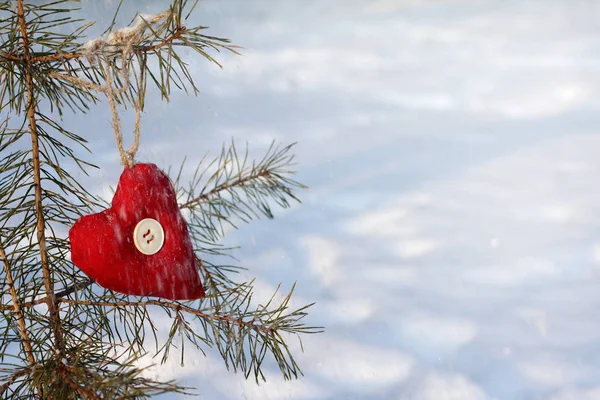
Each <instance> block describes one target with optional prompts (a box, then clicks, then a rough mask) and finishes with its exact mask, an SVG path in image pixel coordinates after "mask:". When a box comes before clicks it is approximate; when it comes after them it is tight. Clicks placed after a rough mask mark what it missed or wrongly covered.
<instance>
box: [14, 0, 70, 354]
mask: <svg viewBox="0 0 600 400" xmlns="http://www.w3.org/2000/svg"><path fill="white" fill-rule="evenodd" d="M17 17H18V19H19V26H20V29H21V36H22V40H23V55H24V57H25V60H24V64H25V68H24V70H25V84H26V91H27V118H28V120H29V133H30V135H31V150H32V151H31V153H32V158H33V160H32V161H33V181H34V185H35V214H36V220H37V239H38V244H39V248H40V261H41V264H42V272H43V275H44V285H45V286H46V303H47V304H48V311H49V312H50V320H51V323H52V330H53V331H54V341H55V342H54V346H55V348H56V350H58V352H59V355H62V353H63V338H62V331H61V326H60V315H59V314H58V307H57V306H56V300H55V297H54V287H53V286H54V285H53V282H52V272H51V271H50V264H49V262H48V253H47V251H46V234H45V226H46V224H45V221H44V209H43V204H42V184H41V178H40V169H41V168H40V149H39V138H38V128H37V121H36V118H35V107H36V99H35V94H34V90H35V88H34V83H33V76H32V75H31V67H32V63H31V54H30V46H31V44H30V43H29V34H28V32H27V22H26V21H25V11H24V9H23V0H18V2H17Z"/></svg>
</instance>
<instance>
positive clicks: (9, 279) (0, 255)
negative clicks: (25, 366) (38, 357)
mask: <svg viewBox="0 0 600 400" xmlns="http://www.w3.org/2000/svg"><path fill="white" fill-rule="evenodd" d="M0 259H2V264H4V273H5V274H6V283H7V284H8V287H9V291H10V296H11V298H12V306H13V309H14V311H15V315H16V317H17V324H18V326H19V332H20V334H21V339H23V341H22V345H23V347H24V348H25V354H27V359H28V360H29V364H30V365H35V358H34V357H33V349H32V347H31V341H30V340H29V334H28V333H27V327H26V326H25V319H24V318H23V313H22V312H21V306H20V305H19V303H20V301H19V297H18V295H17V291H16V289H15V283H14V280H13V276H12V271H11V268H10V264H9V262H8V258H7V257H6V252H5V251H4V247H3V246H2V244H1V243H0Z"/></svg>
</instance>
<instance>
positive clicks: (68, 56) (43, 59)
mask: <svg viewBox="0 0 600 400" xmlns="http://www.w3.org/2000/svg"><path fill="white" fill-rule="evenodd" d="M186 30H187V28H186V27H185V26H180V27H179V28H177V29H176V30H175V31H174V32H173V33H172V34H171V35H170V36H168V37H166V38H165V39H164V40H162V41H161V42H160V43H157V44H155V45H151V46H133V51H134V52H136V53H137V52H139V53H148V52H151V51H156V50H158V49H160V48H161V47H165V46H168V45H169V44H171V43H173V42H174V41H175V40H177V39H180V38H181V36H182V35H183V34H184V32H185V31H186ZM2 57H4V58H6V59H8V60H11V61H17V62H24V61H26V60H27V57H26V56H25V57H19V56H16V55H14V54H8V53H4V54H2ZM83 57H85V54H84V53H80V52H74V53H64V54H52V55H48V56H37V57H35V56H31V57H30V58H29V62H30V63H31V64H38V63H48V62H53V61H67V60H76V59H79V58H83Z"/></svg>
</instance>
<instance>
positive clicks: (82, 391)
mask: <svg viewBox="0 0 600 400" xmlns="http://www.w3.org/2000/svg"><path fill="white" fill-rule="evenodd" d="M60 373H61V375H62V377H63V379H64V380H65V381H66V382H67V385H69V387H70V388H71V389H73V390H74V391H76V392H77V393H78V394H79V395H83V396H85V397H87V398H88V399H90V400H102V399H101V398H100V397H98V396H96V395H95V394H93V393H91V392H88V391H87V390H85V389H84V388H82V387H81V386H80V385H78V384H77V383H75V382H73V380H72V379H71V378H69V376H68V374H67V372H66V370H65V369H64V368H61V369H60Z"/></svg>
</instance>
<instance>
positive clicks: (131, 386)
mask: <svg viewBox="0 0 600 400" xmlns="http://www.w3.org/2000/svg"><path fill="white" fill-rule="evenodd" d="M66 3H68V1H67V0H55V1H53V2H50V3H44V4H27V5H25V4H24V1H23V0H18V1H17V2H16V8H13V6H12V4H9V2H6V1H4V2H2V1H0V12H2V13H5V14H6V15H7V18H5V19H3V20H0V38H1V39H2V42H1V43H0V108H2V109H7V110H9V111H10V112H12V113H13V114H16V115H24V118H23V121H22V125H21V126H20V127H17V128H16V129H8V119H7V120H6V121H4V122H2V123H1V124H0V152H1V153H2V157H1V160H0V210H1V212H0V243H2V246H0V248H1V252H0V258H1V259H2V260H1V261H2V263H3V266H4V279H5V285H3V286H2V292H1V293H0V294H1V295H2V298H5V299H11V300H9V301H7V304H2V305H0V312H1V313H2V316H3V317H4V319H3V321H4V324H2V323H0V355H1V356H0V365H1V366H2V367H1V368H0V380H1V381H2V385H1V386H0V396H2V397H4V396H7V395H8V396H10V398H14V399H21V398H23V399H25V398H31V397H32V396H33V395H34V394H35V393H37V395H38V396H39V397H44V396H45V395H48V396H54V398H60V399H78V398H92V399H93V398H116V399H119V398H123V399H130V398H131V399H133V398H135V399H138V398H145V397H147V396H149V395H151V394H156V393H164V392H177V393H183V392H182V390H183V389H182V388H180V387H179V386H177V385H175V384H174V383H173V382H166V383H159V382H154V381H152V380H147V379H143V378H140V375H139V374H140V373H141V372H142V370H140V369H139V368H136V364H135V362H136V360H139V357H140V356H141V355H142V354H145V353H146V346H147V334H152V335H153V336H154V340H155V343H156V349H157V355H158V354H161V353H162V357H163V358H162V361H165V360H166V358H167V357H168V355H169V351H170V349H171V348H173V347H174V346H175V344H174V343H175V342H176V335H179V336H178V337H179V338H180V340H181V355H182V360H183V351H184V346H185V345H186V344H187V343H191V344H192V345H194V346H196V347H198V348H199V349H200V350H202V351H203V348H205V347H211V348H216V349H217V350H218V352H219V353H220V354H221V356H222V357H223V360H224V361H225V365H226V366H227V367H228V368H230V367H231V368H233V370H234V371H237V370H241V371H243V372H244V374H245V376H246V377H248V376H249V375H251V374H254V376H255V379H256V380H257V381H258V380H259V379H263V380H264V378H265V377H264V374H263V372H262V368H263V367H262V366H263V361H264V360H265V359H266V358H269V357H270V358H271V359H272V360H273V361H274V362H275V363H276V364H277V366H278V367H279V368H280V370H281V372H282V374H283V377H284V378H286V379H290V378H293V377H297V376H299V375H301V374H302V371H301V370H300V368H299V366H298V365H297V364H296V361H295V360H294V358H293V355H292V354H291V352H290V350H289V348H288V345H287V342H286V341H285V340H284V339H285V338H286V337H287V335H300V334H306V333H315V332H320V331H321V328H319V327H310V326H306V325H305V324H304V323H303V321H302V320H303V318H304V317H305V316H306V315H307V313H306V310H307V308H308V307H310V306H311V305H312V304H309V305H306V306H304V307H299V308H297V309H295V310H292V309H290V306H289V304H290V299H291V294H292V291H293V289H292V290H291V291H290V293H289V294H288V295H287V296H285V297H284V298H283V300H282V301H281V302H279V303H278V304H275V303H276V302H275V301H274V298H275V294H274V296H273V298H272V299H271V300H270V301H269V302H268V303H267V304H266V305H260V304H258V305H257V304H255V302H253V300H252V296H253V291H254V288H253V285H252V281H251V282H242V283H239V282H236V281H235V280H234V279H233V278H234V277H235V276H234V274H235V273H236V272H238V271H239V270H240V269H242V268H241V267H238V266H234V265H228V264H223V263H220V262H217V261H216V260H215V259H214V257H220V256H227V257H231V255H230V254H229V250H231V249H227V248H225V247H224V246H223V245H221V244H220V243H219V242H220V239H222V237H223V235H224V233H225V227H226V226H227V225H230V226H233V227H236V224H237V223H238V222H239V221H242V222H249V221H250V220H252V219H254V218H260V217H263V216H266V217H267V218H272V217H273V211H272V206H273V205H274V204H277V205H279V206H281V207H289V206H291V204H292V202H294V201H298V199H297V197H296V196H295V193H294V192H295V190H296V189H300V188H304V187H305V186H303V185H301V184H299V183H298V182H296V181H294V180H293V179H291V177H292V175H293V174H294V172H293V171H292V170H290V169H289V168H290V166H292V165H293V164H292V161H293V156H292V155H290V149H291V148H292V145H290V146H286V147H283V148H280V147H277V146H274V145H272V146H271V148H269V150H268V151H267V154H266V155H265V156H264V157H263V158H262V160H260V161H258V162H250V161H248V159H249V158H248V150H247V149H246V154H245V155H242V157H240V156H238V152H237V150H236V148H235V146H234V145H233V144H231V145H230V146H229V147H228V148H225V147H224V148H223V150H222V152H221V155H220V156H219V157H217V158H216V159H215V160H213V161H212V162H210V163H208V165H206V163H201V164H200V165H198V168H197V169H196V172H195V173H194V176H193V178H192V182H191V183H190V184H189V185H180V184H179V178H180V176H181V170H180V174H179V176H178V177H177V179H175V181H176V182H175V187H176V192H177V193H178V194H179V195H180V199H179V200H180V202H181V205H180V209H181V210H182V212H183V213H184V215H185V216H186V218H188V220H189V231H190V236H191V238H192V241H193V243H194V248H195V250H196V256H197V259H198V269H199V273H200V275H201V278H202V280H203V282H204V284H205V286H206V292H207V297H206V298H204V299H202V300H199V301H195V302H188V303H185V304H183V303H179V302H170V301H166V300H147V299H139V298H131V297H128V296H126V295H123V294H119V293H115V292H111V291H109V290H102V288H101V287H99V286H98V285H93V284H92V283H93V282H92V281H91V280H90V279H88V278H87V277H86V276H85V275H84V274H83V273H82V272H81V271H80V270H79V269H77V267H76V266H74V265H73V264H72V263H71V262H70V261H69V259H68V251H69V241H68V239H67V238H64V237H63V236H64V233H63V232H65V229H68V228H69V227H71V226H72V224H73V223H74V221H75V220H76V219H77V218H79V217H80V216H81V215H84V214H88V213H91V212H94V211H97V210H98V208H100V207H102V206H104V204H101V202H99V201H98V200H97V199H96V198H95V197H94V196H93V195H91V194H90V193H88V192H87V191H86V189H85V188H83V187H82V186H81V185H80V184H79V182H78V180H77V179H76V178H74V177H73V176H72V175H71V173H70V172H69V171H67V170H65V169H64V168H63V167H62V166H61V163H63V162H64V161H65V160H67V161H68V162H69V164H70V165H74V166H76V168H79V169H80V170H81V171H82V172H83V173H86V174H87V170H88V168H94V166H93V165H92V164H91V163H89V162H87V161H85V160H83V159H81V158H79V157H78V156H77V155H76V154H77V153H76V152H75V151H74V150H73V148H72V147H73V145H76V146H81V148H82V149H83V150H88V151H89V149H88V148H87V147H86V140H85V138H83V137H82V136H80V135H77V134H75V133H72V132H68V131H66V130H65V129H64V128H63V127H62V124H61V123H60V121H57V120H56V119H57V118H59V117H62V110H63V109H64V108H65V107H64V106H65V105H66V106H68V107H69V108H70V109H71V110H72V111H73V112H79V111H81V112H84V113H85V112H86V111H87V110H88V109H89V107H90V106H91V105H93V104H94V103H95V102H97V101H98V98H97V97H96V95H95V93H94V92H93V91H92V90H91V89H93V88H94V85H98V84H99V83H100V82H103V81H104V78H105V77H104V71H103V70H102V68H100V67H99V65H97V64H94V62H93V60H92V58H94V57H93V56H96V55H98V54H92V57H89V56H90V53H89V52H87V51H83V49H82V47H81V41H82V38H83V36H82V35H83V33H84V32H85V31H86V29H87V28H88V27H89V26H90V25H91V24H90V23H85V24H83V25H80V26H79V27H78V28H75V29H74V30H73V31H72V33H70V34H63V33H57V32H55V31H53V30H52V29H51V28H55V27H57V26H64V25H66V24H70V23H74V22H79V21H78V20H73V19H71V18H70V16H69V14H68V13H69V12H70V11H72V10H71V9H69V8H65V7H64V6H63V4H66ZM189 3H193V2H191V1H190V2H189ZM187 4H188V1H187V0H174V2H173V4H172V6H171V7H170V8H169V11H168V12H165V13H161V14H159V15H157V16H155V17H154V19H156V20H157V21H158V20H160V22H157V23H156V24H155V23H154V22H153V23H152V24H151V26H149V30H150V31H151V32H150V33H148V34H146V33H145V32H146V31H143V37H142V38H141V40H140V41H137V42H136V43H135V44H134V46H133V53H131V54H130V57H131V58H128V59H127V60H128V62H131V63H132V65H133V63H135V64H136V65H133V66H132V68H133V69H134V70H136V71H138V72H141V71H143V72H144V74H147V76H149V77H150V79H149V81H150V82H152V83H153V84H155V85H156V87H157V88H158V89H159V91H160V93H161V96H162V97H163V98H165V99H168V98H169V95H170V91H171V88H172V87H175V88H177V89H180V90H182V91H185V92H187V91H188V90H190V91H193V92H194V93H197V92H198V89H197V87H196V86H195V83H194V80H193V78H192V74H191V73H190V71H189V70H188V66H187V65H188V64H187V63H186V62H184V61H183V60H182V59H181V58H180V57H179V54H178V51H177V49H178V48H181V47H185V48H189V49H192V50H195V51H196V52H198V53H199V54H200V55H201V56H202V57H204V58H205V59H207V60H209V61H211V62H213V63H215V64H216V65H219V66H220V64H219V62H218V61H217V60H216V59H214V58H213V57H212V55H211V54H209V50H211V51H212V50H214V51H220V50H222V49H226V50H229V51H232V52H234V53H235V52H236V49H237V47H236V46H232V45H230V44H229V43H230V42H229V41H228V40H227V39H223V38H219V37H214V36H208V35H205V34H203V31H204V30H205V29H206V27H203V26H198V27H192V28H188V27H184V26H182V25H181V21H182V20H184V19H186V18H187V17H183V13H184V8H186V7H187ZM194 5H195V3H194V4H192V6H191V7H190V8H192V9H193V8H194ZM189 11H191V10H189ZM3 15H4V14H3ZM188 15H189V13H188ZM154 19H153V20H154ZM115 20H116V16H115ZM113 22H114V21H113ZM110 30H112V24H111V27H110V28H109V29H108V30H107V32H108V31H110ZM118 32H121V33H122V32H127V30H117V31H112V33H111V34H115V33H118ZM136 38H137V36H136ZM111 43H112V42H111ZM86 49H87V48H86ZM106 50H107V51H108V52H109V53H110V52H114V54H112V53H110V54H104V53H103V54H101V55H102V56H105V57H109V58H111V57H113V56H116V57H119V54H121V53H120V49H119V45H114V43H113V44H110V45H107V49H106ZM88 57H89V58H90V59H88ZM136 57H137V59H136ZM149 57H154V59H153V61H155V62H150V59H149ZM111 59H112V58H111ZM117 64H118V63H115V62H112V63H111V71H109V73H111V74H113V75H114V76H115V77H118V74H116V73H115V72H116V70H115V69H116V68H117ZM151 66H152V67H151ZM113 75H111V76H113ZM64 77H69V78H68V79H63V78H64ZM57 78H58V79H57ZM82 82H89V83H90V84H89V85H87V84H82ZM116 84H117V85H119V84H121V85H123V86H124V90H123V92H122V93H121V94H120V95H119V96H118V98H117V102H118V103H119V104H121V105H124V106H127V105H131V104H133V103H134V102H136V101H140V102H141V104H142V105H143V101H144V98H145V94H146V80H145V79H141V80H137V79H136V80H135V82H127V81H126V82H123V80H121V81H117V82H116ZM47 105H48V106H47ZM46 108H49V111H45V109H46ZM12 121H14V120H12ZM28 139H30V143H29V144H28V143H25V141H26V140H28ZM182 169H183V164H182ZM209 171H210V172H209ZM205 176H206V179H204V177H205ZM36 306H41V307H36ZM44 306H45V307H44ZM156 308H161V309H163V310H164V311H165V312H166V313H167V314H168V315H169V317H170V318H171V319H172V323H173V325H172V326H171V330H170V331H169V335H168V339H167V340H166V342H164V343H160V349H159V343H158V338H157V331H158V329H157V327H156V326H155V325H154V322H153V318H152V315H151V313H150V312H149V311H150V310H154V309H156ZM49 334H51V338H52V337H53V338H54V340H53V341H52V340H50V341H49V340H48V336H49ZM27 343H29V344H30V345H29V346H27ZM17 344H18V345H20V346H22V349H24V350H25V351H21V352H18V353H17V352H15V351H14V348H15V347H17V346H16V345H17ZM28 347H29V348H28ZM57 350H58V354H57ZM5 357H14V358H15V359H16V360H17V361H16V362H14V363H12V362H9V361H7V360H5ZM36 362H37V364H36Z"/></svg>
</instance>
